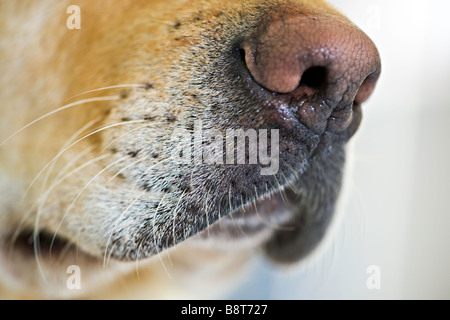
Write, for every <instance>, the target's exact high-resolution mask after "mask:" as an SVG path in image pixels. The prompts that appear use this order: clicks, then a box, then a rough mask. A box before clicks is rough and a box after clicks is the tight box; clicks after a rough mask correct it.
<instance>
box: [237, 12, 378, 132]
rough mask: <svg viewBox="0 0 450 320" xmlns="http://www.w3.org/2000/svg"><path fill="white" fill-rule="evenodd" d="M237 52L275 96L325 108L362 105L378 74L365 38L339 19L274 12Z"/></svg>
mask: <svg viewBox="0 0 450 320" xmlns="http://www.w3.org/2000/svg"><path fill="white" fill-rule="evenodd" d="M242 48H243V50H244V52H245V53H244V55H245V63H246V65H247V68H248V70H249V72H250V74H251V76H252V77H253V79H254V81H256V82H257V83H258V84H259V85H260V86H262V87H264V88H265V89H267V90H269V91H271V92H273V93H277V94H273V96H274V97H277V98H279V97H280V95H279V94H281V95H290V96H291V98H290V99H291V100H290V101H292V99H294V100H297V102H302V101H305V99H308V100H310V101H314V102H316V104H317V105H318V106H319V105H326V106H327V107H328V108H330V109H336V108H339V109H345V108H348V107H349V108H350V109H351V107H352V106H353V104H360V103H362V102H364V101H366V100H367V99H368V98H369V96H370V95H371V93H372V91H373V90H374V88H375V84H376V82H377V79H378V77H379V73H380V69H381V66H380V56H379V54H378V51H377V49H376V47H375V45H374V44H373V42H372V41H371V40H370V39H369V37H368V36H367V35H366V34H365V33H363V32H362V31H361V30H360V29H358V28H357V27H356V26H354V25H353V24H351V23H350V22H348V21H347V20H345V19H344V18H341V17H338V16H320V15H317V14H312V13H311V14H307V13H304V12H296V11H295V10H293V11H289V12H286V13H278V14H276V15H273V16H271V17H269V18H267V19H264V22H262V23H261V24H260V26H259V27H258V28H257V30H256V32H254V34H253V35H252V36H251V37H250V38H249V39H247V40H246V41H244V43H243V45H242ZM292 97H293V98H292ZM297 104H298V103H297ZM307 112H309V113H311V112H312V111H310V110H308V111H307ZM316 112H319V113H320V112H322V111H320V110H316ZM326 117H328V118H329V117H330V114H328V115H327V116H326ZM307 119H310V122H314V121H319V120H317V119H318V118H317V116H313V115H310V116H308V117H307ZM311 119H315V120H311ZM306 122H308V121H306ZM310 125H311V126H312V127H314V126H315V125H316V123H310Z"/></svg>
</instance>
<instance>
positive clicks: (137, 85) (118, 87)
mask: <svg viewBox="0 0 450 320" xmlns="http://www.w3.org/2000/svg"><path fill="white" fill-rule="evenodd" d="M145 87H146V85H143V84H118V85H115V86H109V87H103V88H97V89H93V90H89V91H85V92H82V93H79V94H77V95H75V96H73V97H70V98H68V99H67V100H72V99H75V98H78V97H79V96H83V95H85V94H89V93H93V92H99V91H105V90H110V89H120V88H145Z"/></svg>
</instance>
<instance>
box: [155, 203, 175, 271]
mask: <svg viewBox="0 0 450 320" xmlns="http://www.w3.org/2000/svg"><path fill="white" fill-rule="evenodd" d="M165 197H166V195H165V194H164V196H163V197H162V199H161V201H160V202H159V203H158V207H157V208H156V211H155V214H154V216H155V218H156V215H157V213H158V211H159V208H160V206H161V204H162V203H163V201H164V198H165ZM180 200H181V198H180ZM155 218H154V219H153V220H152V225H153V230H152V233H153V245H154V246H155V250H156V254H157V255H158V259H159V261H160V262H161V265H162V267H163V269H164V271H165V272H166V274H167V276H168V277H169V279H172V276H171V275H170V273H169V270H167V267H166V264H165V263H164V261H163V259H162V256H161V252H160V251H159V250H158V246H157V244H156V232H155V229H156V226H155Z"/></svg>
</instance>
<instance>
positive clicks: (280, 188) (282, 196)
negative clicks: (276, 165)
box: [274, 176, 289, 205]
mask: <svg viewBox="0 0 450 320" xmlns="http://www.w3.org/2000/svg"><path fill="white" fill-rule="evenodd" d="M274 178H275V182H276V183H277V185H278V190H280V196H281V199H282V200H283V202H284V204H285V205H289V203H288V201H287V200H286V198H285V196H286V194H285V192H284V187H282V186H281V184H280V181H278V178H277V177H276V176H274Z"/></svg>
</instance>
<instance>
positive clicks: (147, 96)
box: [0, 0, 381, 299]
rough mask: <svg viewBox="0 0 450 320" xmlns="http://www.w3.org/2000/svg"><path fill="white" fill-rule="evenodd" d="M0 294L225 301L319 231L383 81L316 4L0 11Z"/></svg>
mask: <svg viewBox="0 0 450 320" xmlns="http://www.w3.org/2000/svg"><path fill="white" fill-rule="evenodd" d="M0 15H1V20H2V24H1V25H0V33H1V54H0V65H1V70H2V74H1V75H0V81H1V89H0V97H1V108H0V122H1V126H0V143H1V145H0V208H1V209H0V210H1V215H0V243H1V247H0V261H1V264H0V265H1V266H0V268H1V272H0V297H2V298H8V299H60V298H63V299H65V298H87V297H89V298H117V297H127V298H128V297H144V298H154V299H165V298H185V297H190V298H192V297H212V296H214V295H213V293H217V295H218V296H220V294H221V292H222V289H224V288H227V285H228V284H231V283H232V281H230V279H233V278H234V277H237V278H239V277H238V275H239V274H241V273H242V270H245V266H246V265H248V261H249V260H251V258H252V257H254V256H256V255H258V254H264V255H265V256H266V257H267V258H268V259H269V260H270V261H272V262H273V263H275V264H277V265H280V266H285V265H293V264H296V263H298V262H299V261H302V260H303V259H304V258H305V257H307V256H309V255H310V254H311V253H312V252H313V251H314V250H315V249H316V248H317V246H318V244H320V243H321V241H322V239H323V238H324V236H325V235H326V234H327V231H328V229H329V225H330V222H331V221H332V220H333V216H334V211H335V204H336V201H337V199H338V197H339V194H340V189H341V184H342V175H343V174H342V172H343V167H344V163H345V146H346V144H347V142H348V141H349V139H350V138H351V137H352V136H353V135H354V134H355V133H356V131H357V129H358V127H359V125H360V122H361V119H362V108H361V105H362V103H364V102H365V101H366V100H367V99H368V98H369V97H370V95H371V94H372V92H373V90H374V88H375V85H376V82H377V79H378V78H379V75H380V72H381V63H380V56H379V53H378V51H377V49H376V46H375V45H374V44H373V42H372V41H371V40H370V39H369V38H368V37H367V36H366V35H365V34H364V33H363V32H362V31H361V30H360V29H358V28H357V27H356V26H355V25H354V24H353V23H351V22H350V21H349V20H348V19H347V18H346V17H345V16H344V15H343V14H341V13H340V12H339V11H337V10H336V9H334V8H333V7H331V6H330V5H329V4H327V3H325V2H324V1H321V0H246V1H241V0H240V1H235V0H227V1H224V0H194V1H184V0H171V1H158V0H154V1H148V0H132V1H131V0H122V1H114V2H113V1H106V0H105V1H95V2H93V1H87V0H77V1H50V0H42V1H20V2H18V1H2V2H1V3H0Z"/></svg>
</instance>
